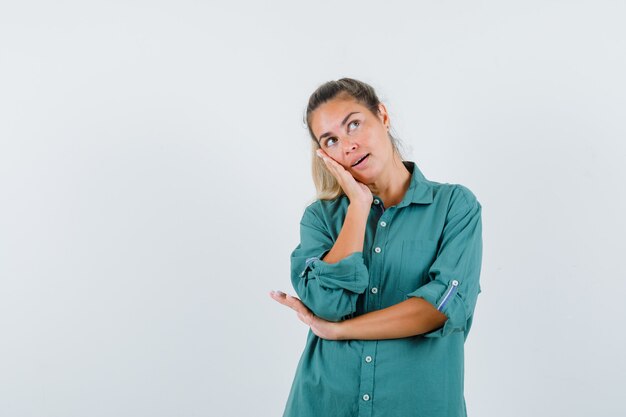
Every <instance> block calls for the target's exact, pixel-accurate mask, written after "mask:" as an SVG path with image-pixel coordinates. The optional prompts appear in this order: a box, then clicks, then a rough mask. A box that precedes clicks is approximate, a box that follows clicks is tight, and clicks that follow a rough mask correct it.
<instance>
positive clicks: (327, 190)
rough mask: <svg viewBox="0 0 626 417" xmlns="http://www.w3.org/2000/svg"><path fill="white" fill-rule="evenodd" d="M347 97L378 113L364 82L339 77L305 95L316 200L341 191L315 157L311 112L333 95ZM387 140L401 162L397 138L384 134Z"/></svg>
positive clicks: (374, 95) (324, 166) (375, 101)
mask: <svg viewBox="0 0 626 417" xmlns="http://www.w3.org/2000/svg"><path fill="white" fill-rule="evenodd" d="M340 96H346V97H351V98H353V99H354V100H356V101H357V102H359V103H360V104H362V105H364V106H365V107H367V108H368V109H369V111H370V112H372V114H373V115H375V116H377V115H378V112H379V110H378V105H379V104H380V103H381V101H380V100H379V99H378V96H377V95H376V92H375V91H374V89H373V88H372V86H370V85H369V84H367V83H364V82H363V81H358V80H355V79H353V78H341V79H339V80H337V81H328V82H326V83H324V84H322V85H321V86H319V87H318V88H317V90H315V91H314V92H313V94H311V97H309V103H308V105H307V109H306V115H305V120H304V123H305V125H306V126H307V128H308V130H309V135H310V136H311V139H312V142H311V173H312V175H313V183H314V184H315V189H316V190H317V195H316V198H317V199H319V200H332V199H335V198H337V197H339V196H341V195H342V194H344V192H343V190H342V188H341V186H340V185H339V183H338V182H337V180H336V179H335V177H334V176H333V175H332V174H331V173H330V172H329V171H328V169H327V168H326V165H325V164H324V161H323V160H322V159H321V158H320V157H318V156H317V154H316V152H315V151H316V150H317V149H319V148H320V145H319V143H318V142H317V139H316V137H315V135H314V134H313V131H312V130H311V124H310V123H311V115H312V113H313V111H315V109H317V108H318V107H319V106H320V105H322V104H323V103H325V102H327V101H329V100H332V99H334V98H336V97H340ZM387 135H388V136H389V140H390V142H391V147H392V148H393V151H394V153H395V154H396V155H397V157H398V158H399V159H400V160H401V161H403V160H404V156H403V155H402V151H401V150H400V146H401V143H400V141H399V140H398V139H397V138H396V137H395V136H394V135H392V134H391V133H389V132H388V133H387Z"/></svg>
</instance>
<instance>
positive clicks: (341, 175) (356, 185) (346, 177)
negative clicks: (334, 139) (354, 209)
mask: <svg viewBox="0 0 626 417" xmlns="http://www.w3.org/2000/svg"><path fill="white" fill-rule="evenodd" d="M316 152H317V156H319V157H320V158H322V159H323V160H324V163H325V164H326V168H327V169H328V171H330V173H331V174H332V175H333V176H334V177H335V178H336V179H337V182H338V183H339V185H340V186H341V188H342V189H343V192H344V193H346V195H347V196H348V199H349V200H350V204H356V205H359V206H361V207H364V208H366V209H367V210H369V209H370V207H372V201H373V200H374V196H373V195H372V191H371V190H370V189H369V188H368V187H367V185H365V184H363V183H362V182H359V181H357V180H356V179H355V178H354V177H353V176H352V174H351V173H350V172H348V171H347V170H346V169H345V168H344V167H343V166H342V165H341V164H340V163H338V162H337V161H335V160H334V159H333V158H331V157H330V156H328V154H327V153H326V152H324V151H323V150H322V149H318V150H317V151H316Z"/></svg>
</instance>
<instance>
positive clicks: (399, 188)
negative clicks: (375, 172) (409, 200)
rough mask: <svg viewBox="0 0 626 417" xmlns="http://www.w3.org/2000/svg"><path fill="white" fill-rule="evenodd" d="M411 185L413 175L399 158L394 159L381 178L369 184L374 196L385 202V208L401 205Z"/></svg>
mask: <svg viewBox="0 0 626 417" xmlns="http://www.w3.org/2000/svg"><path fill="white" fill-rule="evenodd" d="M410 185H411V173H410V172H409V170H408V169H407V167H405V166H404V164H403V163H402V161H401V160H400V159H399V158H394V159H392V160H391V162H390V163H389V164H388V166H387V168H386V169H384V170H383V172H382V173H381V174H380V176H379V177H378V178H377V179H376V180H375V181H374V182H373V183H371V184H367V186H368V187H369V189H370V190H371V191H372V194H374V195H377V196H379V197H380V198H381V199H382V200H383V204H384V206H385V207H391V206H395V205H396V204H398V203H400V202H401V201H402V199H403V198H404V194H406V190H408V189H409V186H410Z"/></svg>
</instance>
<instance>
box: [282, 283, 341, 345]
mask: <svg viewBox="0 0 626 417" xmlns="http://www.w3.org/2000/svg"><path fill="white" fill-rule="evenodd" d="M270 297H272V298H273V299H274V300H276V301H278V302H279V303H281V304H282V305H285V306H287V307H290V308H291V309H292V310H294V311H295V312H296V313H297V314H298V318H299V319H300V320H301V321H302V322H303V323H304V324H306V325H308V326H309V327H310V328H311V330H312V331H313V333H315V334H316V335H317V336H319V337H321V338H322V339H328V340H341V338H340V334H341V333H340V329H341V323H340V322H333V321H328V320H324V319H322V318H320V317H317V316H316V315H315V314H313V312H312V311H311V310H309V308H308V307H307V306H305V305H304V303H303V302H302V301H301V300H300V299H299V298H298V297H293V296H291V295H289V294H285V293H284V292H282V291H271V292H270Z"/></svg>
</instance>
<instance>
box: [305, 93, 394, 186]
mask: <svg viewBox="0 0 626 417" xmlns="http://www.w3.org/2000/svg"><path fill="white" fill-rule="evenodd" d="M379 109H380V113H379V114H378V116H375V115H374V114H372V112H371V111H370V110H369V109H368V108H367V107H365V106H363V105H362V104H361V103H359V102H357V101H356V100H354V99H352V98H335V99H332V100H329V101H327V102H325V103H324V104H322V105H320V106H319V107H318V108H317V109H315V111H313V113H312V114H311V122H310V127H311V131H312V132H313V134H314V135H315V139H316V140H317V141H318V143H319V145H320V147H321V148H322V150H324V152H326V153H327V154H328V156H330V157H331V158H333V159H334V160H335V161H337V162H338V163H339V164H341V165H342V166H343V167H344V168H345V169H346V170H347V171H349V172H350V173H351V174H352V176H353V177H354V178H355V179H357V180H359V181H361V182H363V183H366V184H367V183H368V182H369V181H373V180H374V179H375V178H376V177H377V176H378V174H379V173H380V172H381V171H382V170H383V168H384V167H385V166H386V165H387V162H388V161H389V159H390V158H391V156H392V154H393V149H392V146H391V141H390V140H389V136H388V134H387V126H388V125H389V117H388V115H387V110H386V108H385V106H384V105H383V104H380V105H379ZM365 155H368V156H367V157H366V158H365V159H364V160H362V161H361V162H360V163H359V164H357V165H354V164H355V163H356V162H357V161H359V160H360V159H361V158H362V157H363V156H365Z"/></svg>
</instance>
